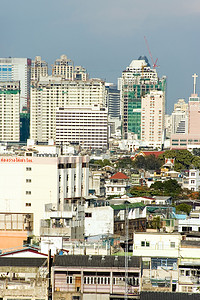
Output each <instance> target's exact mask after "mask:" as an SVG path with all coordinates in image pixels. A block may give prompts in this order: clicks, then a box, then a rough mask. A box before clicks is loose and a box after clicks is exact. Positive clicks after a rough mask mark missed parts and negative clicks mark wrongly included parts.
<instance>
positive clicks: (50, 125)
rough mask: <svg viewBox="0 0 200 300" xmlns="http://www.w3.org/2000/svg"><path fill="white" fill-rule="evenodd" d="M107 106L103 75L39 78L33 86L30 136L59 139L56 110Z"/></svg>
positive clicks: (42, 139) (40, 138)
mask: <svg viewBox="0 0 200 300" xmlns="http://www.w3.org/2000/svg"><path fill="white" fill-rule="evenodd" d="M95 104H97V105H100V106H102V107H103V106H105V83H104V81H102V80H100V79H90V80H87V81H68V80H62V79H61V78H60V77H51V76H49V77H43V78H40V81H38V82H37V83H36V84H35V85H34V86H32V87H31V117H30V137H31V139H35V140H38V141H39V142H47V141H48V140H49V139H52V138H53V139H54V140H56V110H57V109H58V108H65V109H66V108H70V107H74V106H76V107H77V108H81V107H84V106H86V107H88V106H92V105H95Z"/></svg>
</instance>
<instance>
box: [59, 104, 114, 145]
mask: <svg viewBox="0 0 200 300" xmlns="http://www.w3.org/2000/svg"><path fill="white" fill-rule="evenodd" d="M66 143H71V144H72V143H75V144H78V145H80V147H81V148H82V149H107V148H108V110H107V108H103V107H100V105H98V104H94V105H91V106H81V107H79V106H69V107H66V108H62V107H60V108H58V109H57V110H56V144H57V145H61V144H66Z"/></svg>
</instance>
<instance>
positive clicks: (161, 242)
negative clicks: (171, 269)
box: [133, 232, 181, 257]
mask: <svg viewBox="0 0 200 300" xmlns="http://www.w3.org/2000/svg"><path fill="white" fill-rule="evenodd" d="M180 242H181V235H180V234H179V233H170V234H169V233H156V232H154V233H151V232H135V233H134V234H133V255H134V256H147V257H159V256H161V257H179V253H180V250H179V249H180Z"/></svg>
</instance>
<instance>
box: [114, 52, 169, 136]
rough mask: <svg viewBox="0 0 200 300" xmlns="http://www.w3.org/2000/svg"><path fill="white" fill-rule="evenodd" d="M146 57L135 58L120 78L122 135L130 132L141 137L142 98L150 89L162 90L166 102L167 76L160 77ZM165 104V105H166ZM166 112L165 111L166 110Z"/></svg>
mask: <svg viewBox="0 0 200 300" xmlns="http://www.w3.org/2000/svg"><path fill="white" fill-rule="evenodd" d="M146 61H147V59H146V58H142V57H141V59H138V60H133V61H132V62H131V63H130V65H129V66H128V67H127V68H126V70H125V71H123V72H122V77H121V79H120V80H119V88H120V90H121V102H122V133H123V134H122V135H123V138H125V139H127V137H128V133H129V132H130V133H134V134H136V135H137V139H139V140H140V139H141V99H142V97H144V96H145V95H146V94H148V93H149V92H150V91H152V90H155V91H162V92H163V97H164V103H165V90H166V77H162V79H159V78H158V75H157V72H156V69H151V68H150V66H149V64H148V61H147V62H146ZM164 106H165V105H164ZM164 113H165V112H164Z"/></svg>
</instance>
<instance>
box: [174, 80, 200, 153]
mask: <svg viewBox="0 0 200 300" xmlns="http://www.w3.org/2000/svg"><path fill="white" fill-rule="evenodd" d="M192 77H193V78H194V90H193V93H192V94H191V96H190V97H189V102H188V113H187V111H186V112H184V113H185V114H186V115H187V116H188V126H187V127H186V129H185V131H184V130H182V131H181V130H180V124H181V121H180V123H179V127H178V129H179V130H178V129H177V130H176V132H175V133H174V134H172V135H171V148H173V149H176V148H178V149H181V148H185V149H186V148H188V149H192V148H197V147H199V145H200V98H199V97H198V94H197V93H196V78H197V77H198V76H197V75H196V74H194V75H193V76H192ZM186 121H187V119H186Z"/></svg>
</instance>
